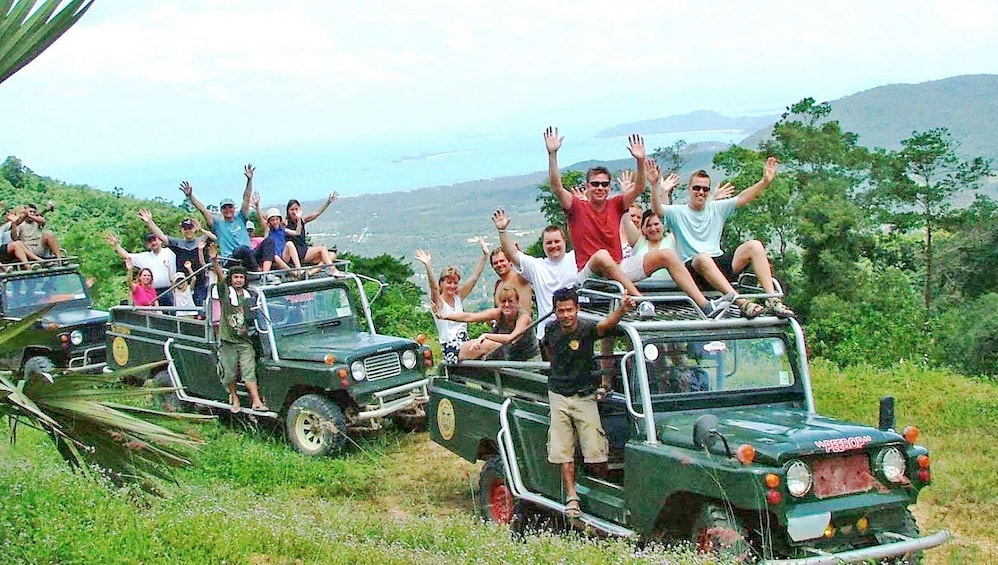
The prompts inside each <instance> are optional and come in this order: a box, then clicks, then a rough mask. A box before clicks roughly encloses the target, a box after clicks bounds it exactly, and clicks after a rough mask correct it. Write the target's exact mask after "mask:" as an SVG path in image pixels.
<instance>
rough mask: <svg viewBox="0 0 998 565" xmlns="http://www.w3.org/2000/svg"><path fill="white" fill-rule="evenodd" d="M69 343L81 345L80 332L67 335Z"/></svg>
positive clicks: (81, 334) (81, 337)
mask: <svg viewBox="0 0 998 565" xmlns="http://www.w3.org/2000/svg"><path fill="white" fill-rule="evenodd" d="M69 341H70V342H71V343H72V344H73V345H80V344H81V343H83V332H81V331H80V330H73V331H72V332H70V334H69Z"/></svg>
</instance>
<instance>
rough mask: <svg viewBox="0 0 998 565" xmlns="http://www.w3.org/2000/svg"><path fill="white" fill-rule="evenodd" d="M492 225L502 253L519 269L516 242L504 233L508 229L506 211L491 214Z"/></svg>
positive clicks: (518, 252) (500, 210)
mask: <svg viewBox="0 0 998 565" xmlns="http://www.w3.org/2000/svg"><path fill="white" fill-rule="evenodd" d="M492 223H493V224H495V225H496V231H498V232H499V246H500V247H502V252H503V253H505V254H506V258H507V259H509V262H510V263H512V264H513V265H514V266H516V268H517V269H519V268H520V250H519V249H517V248H516V242H515V241H513V238H511V237H509V234H508V233H506V228H508V227H509V216H507V215H506V211H505V210H503V209H502V208H499V209H498V210H496V211H495V212H492Z"/></svg>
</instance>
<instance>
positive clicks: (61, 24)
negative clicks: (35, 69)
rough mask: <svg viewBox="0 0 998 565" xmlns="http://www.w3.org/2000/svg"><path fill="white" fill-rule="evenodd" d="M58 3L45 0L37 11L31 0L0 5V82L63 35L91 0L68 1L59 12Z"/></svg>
mask: <svg viewBox="0 0 998 565" xmlns="http://www.w3.org/2000/svg"><path fill="white" fill-rule="evenodd" d="M61 3H62V0H45V2H43V3H42V4H41V6H39V7H38V9H37V10H34V11H32V8H34V7H35V0H18V1H16V2H14V3H13V4H11V0H6V1H5V2H2V3H0V7H2V8H3V9H2V10H0V83H2V82H3V81H5V80H7V79H8V78H10V76H11V75H13V74H14V73H16V72H17V71H19V70H21V69H22V68H24V66H25V65H27V64H28V63H30V62H31V61H33V60H34V59H35V57H37V56H38V55H40V54H41V53H42V51H45V50H46V49H48V48H49V47H50V46H51V45H52V44H53V43H55V40H57V39H59V37H61V36H62V34H64V33H66V30H68V29H69V28H70V27H72V26H73V24H75V23H76V22H77V21H79V19H80V18H81V17H83V14H85V13H86V11H87V10H88V9H90V6H91V5H92V4H93V0H86V1H84V0H70V2H69V3H68V4H66V6H64V7H63V9H62V10H59V12H58V13H56V9H57V8H58V7H59V4H61Z"/></svg>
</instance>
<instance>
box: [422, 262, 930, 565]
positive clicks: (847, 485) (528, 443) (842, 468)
mask: <svg viewBox="0 0 998 565" xmlns="http://www.w3.org/2000/svg"><path fill="white" fill-rule="evenodd" d="M656 290H657V292H656ZM643 291H644V294H645V297H646V298H649V299H650V300H651V301H652V302H653V304H654V305H655V307H656V313H655V316H654V317H651V318H644V319H642V318H639V317H638V316H636V315H628V316H626V317H625V318H624V320H623V321H622V322H621V323H620V324H619V326H618V335H617V337H615V338H613V339H611V340H609V341H610V342H612V343H608V344H607V345H608V346H607V347H599V346H597V349H603V350H604V351H605V354H603V355H599V354H597V355H596V356H595V358H594V359H593V371H594V375H595V374H596V373H600V372H604V374H605V373H606V372H609V373H611V374H612V375H613V376H614V379H615V385H614V389H613V391H612V392H611V394H610V395H609V396H607V397H606V398H605V399H604V400H603V401H601V402H600V403H599V410H600V417H601V419H602V423H603V427H604V429H605V431H606V434H607V439H608V443H609V446H610V461H609V464H608V465H606V466H605V467H603V468H601V469H596V468H592V469H586V468H585V467H584V466H582V465H577V466H576V483H577V487H576V488H577V490H578V492H579V495H580V498H581V507H582V515H581V516H580V517H579V518H576V519H571V520H569V523H571V524H572V525H573V526H576V527H588V528H592V529H596V530H598V531H601V532H604V533H609V534H613V535H620V536H640V537H642V538H644V539H663V540H675V539H685V540H691V541H692V542H694V543H695V544H696V546H697V548H698V549H700V550H702V551H708V552H717V553H720V554H723V555H726V556H733V557H735V558H737V559H760V560H770V561H768V562H774V563H781V562H792V563H808V564H815V563H841V562H852V561H862V560H867V559H881V558H885V557H898V556H900V557H899V558H900V559H905V560H908V559H910V560H917V559H918V555H919V553H918V552H920V551H921V550H923V549H926V548H930V547H934V546H937V545H939V544H941V543H943V542H944V541H945V540H946V539H947V537H948V533H947V532H946V531H940V532H938V533H935V534H933V535H930V536H926V537H919V534H918V528H917V526H916V524H915V520H914V518H913V517H912V515H911V513H910V512H909V510H908V507H909V506H910V505H912V504H914V503H915V501H916V498H917V496H918V492H919V491H920V490H921V489H922V488H923V487H925V486H927V485H928V484H929V483H930V480H931V471H930V465H929V463H930V460H929V456H928V453H927V450H926V449H925V448H924V447H922V446H919V445H917V444H915V443H914V441H915V439H916V437H917V436H916V434H915V433H914V429H911V430H906V433H905V434H899V433H897V432H895V431H894V429H893V428H894V423H893V404H892V401H891V400H890V399H888V400H885V401H883V402H882V406H881V423H880V426H879V427H878V428H873V427H869V426H864V425H859V424H854V423H850V422H843V421H840V420H836V419H833V418H827V417H824V416H821V415H819V414H817V413H816V412H815V408H814V399H813V397H812V392H811V383H810V377H809V373H808V363H807V357H806V349H805V345H804V335H803V332H802V329H801V326H800V325H799V324H798V323H797V321H796V320H793V319H789V320H787V319H779V318H776V317H773V316H768V315H766V316H761V317H757V318H755V319H751V320H750V319H744V318H742V317H740V314H738V312H737V309H736V308H730V309H729V310H728V311H727V312H726V313H725V314H724V315H723V317H722V318H721V319H714V320H708V319H706V318H705V317H703V315H702V314H701V313H700V310H699V309H698V308H697V307H696V305H695V304H693V302H692V301H690V300H689V299H688V298H687V297H686V296H685V295H683V294H681V293H677V292H672V291H669V290H663V289H656V288H654V287H650V286H649V287H645V288H644V290H643ZM739 292H740V293H742V296H747V297H751V296H754V297H756V298H764V297H766V296H771V295H766V294H763V293H762V290H761V289H759V288H758V287H757V286H755V287H753V286H752V285H750V284H748V282H745V281H743V282H742V284H741V285H740V286H739ZM620 294H622V289H620V290H617V289H606V288H603V289H600V288H598V285H597V287H593V286H592V285H586V286H585V287H584V288H583V289H581V290H580V294H579V295H580V306H581V308H582V312H580V314H579V316H580V318H589V319H592V320H599V319H600V318H601V317H604V316H605V315H606V314H607V313H608V312H609V311H610V310H611V309H613V308H616V306H617V304H619V300H620ZM548 370H549V367H548V364H547V363H546V362H508V361H463V362H461V363H459V364H456V365H448V364H444V365H442V366H441V372H442V376H441V377H439V378H437V379H435V380H434V381H433V383H432V386H431V387H430V403H429V408H428V412H429V414H430V418H429V423H430V435H431V438H432V439H433V440H434V441H436V442H437V443H439V444H440V445H442V446H444V447H446V448H447V449H449V450H451V451H452V452H454V453H455V454H457V455H459V456H461V457H463V458H464V459H466V460H468V461H471V462H475V461H478V460H484V461H485V465H484V467H483V468H482V471H481V475H480V481H479V483H480V493H479V509H480V512H481V514H482V516H483V518H485V519H486V520H492V521H496V522H513V525H516V524H519V523H522V522H521V521H520V520H522V519H524V518H525V517H526V516H528V515H530V514H533V513H538V512H541V513H548V514H554V513H563V512H564V510H565V505H564V501H563V498H562V497H563V494H562V493H563V489H562V484H561V474H560V472H559V468H558V466H556V465H553V464H550V463H548V461H547V434H548V424H549V422H550V416H549V407H548V398H547V382H546V381H547V374H548ZM596 378H598V377H596V376H594V379H596ZM577 461H581V455H579V454H578V453H577ZM785 560H789V561H785Z"/></svg>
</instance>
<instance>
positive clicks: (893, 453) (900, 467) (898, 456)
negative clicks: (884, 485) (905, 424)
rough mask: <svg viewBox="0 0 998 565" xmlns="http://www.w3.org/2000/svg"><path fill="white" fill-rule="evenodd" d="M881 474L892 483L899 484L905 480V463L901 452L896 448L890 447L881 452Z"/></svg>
mask: <svg viewBox="0 0 998 565" xmlns="http://www.w3.org/2000/svg"><path fill="white" fill-rule="evenodd" d="M879 459H880V472H882V473H883V474H884V477H886V478H887V480H888V481H890V482H892V483H899V482H901V480H902V479H904V471H905V461H904V455H903V454H902V453H901V450H900V449H898V448H896V447H888V448H887V449H885V450H883V451H881V452H880V457H879Z"/></svg>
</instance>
